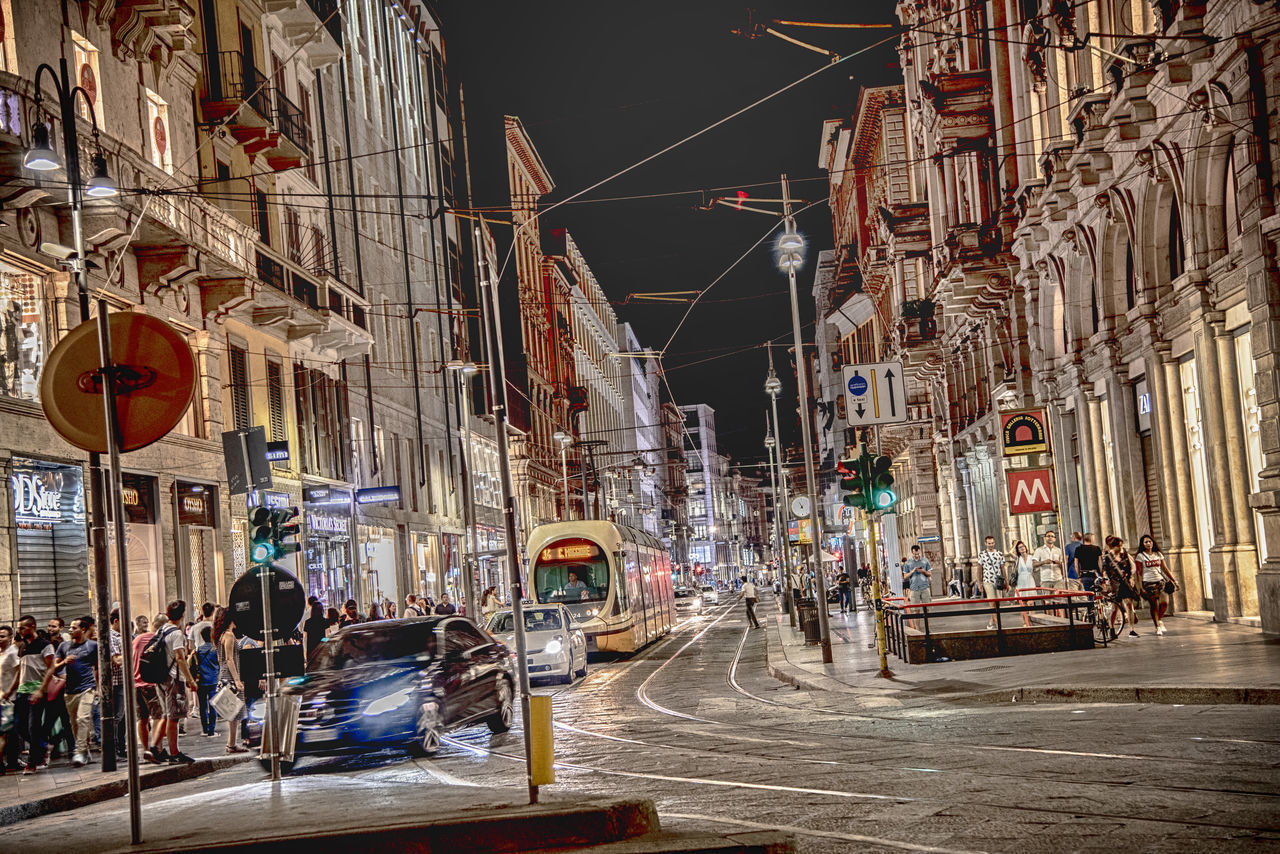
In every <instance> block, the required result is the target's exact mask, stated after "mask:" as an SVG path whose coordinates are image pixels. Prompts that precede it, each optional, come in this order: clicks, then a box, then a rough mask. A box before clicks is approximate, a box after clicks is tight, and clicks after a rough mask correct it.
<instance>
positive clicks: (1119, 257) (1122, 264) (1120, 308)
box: [1098, 221, 1141, 328]
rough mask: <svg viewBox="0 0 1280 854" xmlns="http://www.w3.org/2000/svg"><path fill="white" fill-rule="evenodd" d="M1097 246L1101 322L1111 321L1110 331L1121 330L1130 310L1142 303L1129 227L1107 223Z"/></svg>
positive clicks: (1114, 222)
mask: <svg viewBox="0 0 1280 854" xmlns="http://www.w3.org/2000/svg"><path fill="white" fill-rule="evenodd" d="M1099 243H1100V246H1099V247H1098V281H1099V282H1100V285H1101V286H1100V288H1099V294H1098V298H1099V299H1100V301H1101V306H1100V310H1101V313H1102V316H1103V317H1104V318H1109V319H1112V327H1113V328H1122V327H1123V326H1124V325H1125V320H1124V318H1125V315H1126V314H1127V313H1128V311H1129V309H1131V308H1134V307H1135V306H1136V305H1137V304H1138V302H1139V301H1140V300H1141V294H1140V293H1139V289H1138V282H1137V277H1136V275H1135V272H1134V263H1133V262H1134V260H1135V258H1134V252H1133V244H1132V243H1131V242H1130V234H1129V229H1128V227H1127V226H1126V225H1124V224H1123V223H1121V222H1116V221H1111V222H1108V223H1107V227H1106V230H1105V231H1103V234H1102V240H1101V241H1099Z"/></svg>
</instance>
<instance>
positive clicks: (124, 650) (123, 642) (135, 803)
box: [81, 258, 142, 845]
mask: <svg viewBox="0 0 1280 854" xmlns="http://www.w3.org/2000/svg"><path fill="white" fill-rule="evenodd" d="M81 262H82V263H83V258H82V259H81ZM98 355H99V358H100V359H101V361H102V374H101V377H102V405H103V407H104V409H105V413H106V428H107V430H106V433H107V436H106V439H107V460H108V464H109V465H110V468H111V515H112V522H113V523H114V525H113V527H114V530H115V537H116V575H117V577H118V578H119V581H120V630H121V635H120V655H121V657H122V660H123V664H122V667H123V668H124V689H125V703H124V714H125V724H126V726H128V728H129V732H128V735H127V742H128V745H129V834H130V837H131V838H132V840H133V844H134V845H137V844H138V843H139V842H141V841H142V787H141V785H140V783H139V779H138V722H137V708H136V704H134V703H132V702H130V700H131V699H132V698H133V696H134V693H135V691H136V688H135V687H134V681H133V643H132V639H126V637H125V635H124V632H125V631H127V629H126V627H127V626H131V625H133V616H132V615H131V614H130V613H129V563H128V555H127V552H126V548H125V547H126V545H127V544H126V542H125V532H124V493H123V491H122V490H121V488H120V417H119V413H118V412H117V411H116V386H115V363H114V361H113V360H112V357H111V324H110V317H109V316H108V314H107V301H106V300H104V299H100V300H98ZM107 630H108V631H110V626H109V625H108V627H107Z"/></svg>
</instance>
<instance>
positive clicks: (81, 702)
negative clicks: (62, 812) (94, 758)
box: [53, 616, 98, 768]
mask: <svg viewBox="0 0 1280 854" xmlns="http://www.w3.org/2000/svg"><path fill="white" fill-rule="evenodd" d="M92 626H93V618H92V617H89V616H84V617H80V618H78V619H75V620H72V621H71V640H67V641H63V642H62V643H61V644H60V645H59V646H58V653H57V658H56V659H55V661H54V662H53V666H54V668H55V669H56V670H63V669H64V668H65V670H66V680H67V686H66V688H64V689H63V693H64V695H65V696H66V702H67V715H68V717H69V718H70V719H71V721H72V726H73V733H74V735H73V741H74V744H75V754H74V756H73V758H72V760H71V764H72V765H74V766H76V767H77V768H79V767H80V766H82V765H84V764H85V763H86V762H88V761H89V736H90V735H91V734H92V733H93V703H94V700H96V699H97V696H98V642H97V641H93V640H90V639H89V637H88V633H89V629H90V628H91V627H92Z"/></svg>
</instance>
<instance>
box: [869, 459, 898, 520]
mask: <svg viewBox="0 0 1280 854" xmlns="http://www.w3.org/2000/svg"><path fill="white" fill-rule="evenodd" d="M892 466H893V458H892V457H888V456H879V457H876V458H875V459H874V460H873V461H872V462H871V471H870V476H869V477H868V488H869V492H870V498H871V502H870V506H869V507H868V509H869V510H888V509H889V508H890V507H892V506H893V505H894V504H896V503H897V501H898V494H897V493H896V492H894V491H893V489H892V488H891V487H892V486H893V475H892V474H890V472H889V470H890V468H892Z"/></svg>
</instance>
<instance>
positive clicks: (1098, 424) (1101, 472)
mask: <svg viewBox="0 0 1280 854" xmlns="http://www.w3.org/2000/svg"><path fill="white" fill-rule="evenodd" d="M1084 400H1085V406H1086V407H1087V410H1088V413H1089V437H1090V440H1091V441H1090V443H1089V448H1088V449H1087V453H1088V455H1089V456H1088V459H1089V460H1090V462H1091V463H1092V464H1093V480H1094V485H1095V489H1096V494H1095V496H1094V498H1095V500H1096V501H1097V506H1098V532H1099V534H1100V535H1101V536H1102V537H1106V536H1107V535H1108V534H1114V533H1116V530H1115V525H1116V522H1115V518H1116V517H1115V513H1114V512H1113V511H1112V507H1111V488H1110V478H1112V477H1114V476H1115V472H1114V471H1112V469H1111V466H1110V465H1109V464H1108V461H1107V458H1106V450H1105V448H1104V447H1103V439H1104V436H1103V433H1102V406H1101V405H1100V404H1099V403H1098V398H1097V397H1096V396H1095V395H1094V394H1093V392H1092V391H1086V392H1085V393H1084ZM1085 453H1086V449H1084V448H1081V449H1080V455H1081V456H1084V455H1085ZM1126 545H1127V544H1126Z"/></svg>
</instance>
